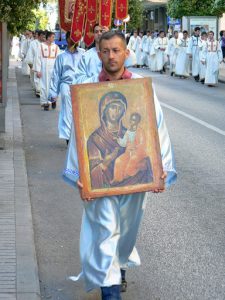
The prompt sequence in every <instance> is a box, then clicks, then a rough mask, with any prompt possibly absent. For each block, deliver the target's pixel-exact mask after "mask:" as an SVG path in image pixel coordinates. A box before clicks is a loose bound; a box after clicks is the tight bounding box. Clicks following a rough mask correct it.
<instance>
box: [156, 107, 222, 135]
mask: <svg viewBox="0 0 225 300" xmlns="http://www.w3.org/2000/svg"><path fill="white" fill-rule="evenodd" d="M160 103H161V105H162V106H164V107H166V108H168V109H170V110H173V111H175V112H176V113H178V114H180V115H182V116H184V117H186V118H188V119H190V120H192V121H194V122H196V123H198V124H201V125H202V126H205V127H206V128H208V129H211V130H213V131H215V132H217V133H219V134H221V135H223V136H225V131H223V130H221V129H219V128H217V127H215V126H213V125H211V124H209V123H207V122H204V121H202V120H200V119H198V118H195V117H193V116H191V115H189V114H187V113H185V112H183V111H182V110H179V109H177V108H175V107H173V106H170V105H168V104H166V103H163V102H160Z"/></svg>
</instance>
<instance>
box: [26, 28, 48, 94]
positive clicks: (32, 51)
mask: <svg viewBox="0 0 225 300" xmlns="http://www.w3.org/2000/svg"><path fill="white" fill-rule="evenodd" d="M44 41H45V33H44V31H42V30H37V31H36V38H35V39H34V40H33V41H31V43H30V47H29V49H28V52H27V55H26V58H25V61H26V63H27V64H28V65H29V67H30V80H31V85H32V87H33V89H34V90H35V94H36V96H37V97H40V78H38V77H37V76H35V72H34V70H33V65H34V59H35V56H36V53H37V52H38V51H40V48H41V43H42V42H44Z"/></svg>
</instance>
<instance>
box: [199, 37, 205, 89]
mask: <svg viewBox="0 0 225 300" xmlns="http://www.w3.org/2000/svg"><path fill="white" fill-rule="evenodd" d="M206 41H207V33H206V32H205V31H203V32H202V33H201V38H200V46H199V59H200V69H199V81H200V82H201V83H202V84H204V82H205V72H206V64H205V63H202V61H201V57H202V51H203V49H204V47H205V44H206Z"/></svg>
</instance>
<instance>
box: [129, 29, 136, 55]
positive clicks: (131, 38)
mask: <svg viewBox="0 0 225 300" xmlns="http://www.w3.org/2000/svg"><path fill="white" fill-rule="evenodd" d="M137 36H138V32H137V30H136V29H135V30H134V32H133V35H131V37H130V39H129V42H128V45H127V48H128V49H129V50H133V51H134V50H135V48H134V45H135V43H136V39H137Z"/></svg>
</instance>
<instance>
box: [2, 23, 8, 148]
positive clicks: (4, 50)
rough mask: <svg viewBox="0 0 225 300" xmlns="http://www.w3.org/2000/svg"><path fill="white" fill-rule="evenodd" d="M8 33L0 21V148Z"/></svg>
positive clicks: (5, 96) (5, 101)
mask: <svg viewBox="0 0 225 300" xmlns="http://www.w3.org/2000/svg"><path fill="white" fill-rule="evenodd" d="M8 55H9V53H8V33H7V24H6V23H0V149H3V148H4V140H3V138H2V136H1V133H4V132H5V107H6V105H7V77H8Z"/></svg>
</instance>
